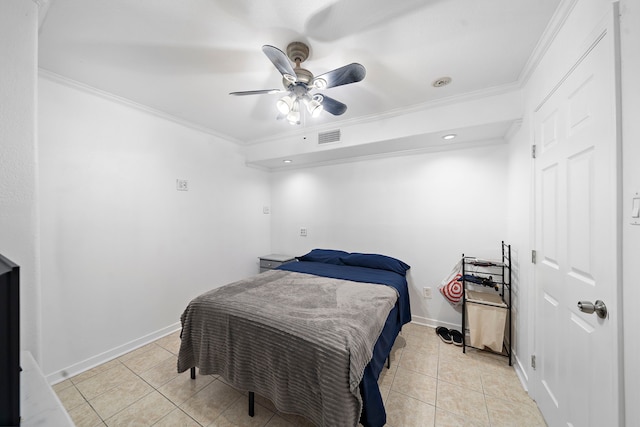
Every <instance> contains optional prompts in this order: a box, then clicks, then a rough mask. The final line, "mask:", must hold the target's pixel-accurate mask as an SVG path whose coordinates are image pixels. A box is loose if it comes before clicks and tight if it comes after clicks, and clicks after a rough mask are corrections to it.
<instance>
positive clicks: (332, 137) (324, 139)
mask: <svg viewBox="0 0 640 427" xmlns="http://www.w3.org/2000/svg"><path fill="white" fill-rule="evenodd" d="M338 141H340V129H337V130H330V131H327V132H321V133H319V134H318V144H329V143H330V142H338Z"/></svg>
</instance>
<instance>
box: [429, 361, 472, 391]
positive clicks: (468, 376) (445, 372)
mask: <svg viewBox="0 0 640 427" xmlns="http://www.w3.org/2000/svg"><path fill="white" fill-rule="evenodd" d="M438 379H440V380H444V381H446V382H449V383H452V384H457V385H459V386H461V387H466V388H469V389H471V390H475V391H478V392H482V391H483V389H482V378H481V375H480V371H479V369H478V368H477V367H476V365H475V364H474V363H471V361H470V360H469V359H468V358H466V360H465V358H458V357H453V358H447V357H446V356H444V355H442V354H441V355H440V360H439V362H438Z"/></svg>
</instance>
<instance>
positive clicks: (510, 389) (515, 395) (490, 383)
mask: <svg viewBox="0 0 640 427" xmlns="http://www.w3.org/2000/svg"><path fill="white" fill-rule="evenodd" d="M481 376H482V386H483V389H484V394H485V395H486V396H487V398H488V397H489V396H491V397H497V398H500V399H503V400H509V401H513V402H517V403H522V404H530V405H533V404H534V402H533V400H531V398H530V397H529V395H528V394H527V392H526V391H525V390H524V388H522V384H521V383H520V380H519V379H518V376H517V375H516V373H515V371H513V370H511V372H505V373H501V374H496V373H492V372H489V373H487V374H482V375H481Z"/></svg>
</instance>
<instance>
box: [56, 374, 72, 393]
mask: <svg viewBox="0 0 640 427" xmlns="http://www.w3.org/2000/svg"><path fill="white" fill-rule="evenodd" d="M72 385H73V381H71V378H67V379H66V380H64V381H61V382H59V383H57V384H54V385H52V386H51V388H52V389H53V391H55V392H56V393H57V392H59V391H62V390H64V389H65V388H69V387H71V386H72Z"/></svg>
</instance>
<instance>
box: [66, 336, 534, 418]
mask: <svg viewBox="0 0 640 427" xmlns="http://www.w3.org/2000/svg"><path fill="white" fill-rule="evenodd" d="M179 344H180V340H179V331H177V332H174V333H172V334H170V335H168V336H166V337H163V338H161V339H159V340H157V341H155V342H154V343H150V344H147V345H145V346H143V347H141V348H139V349H137V350H135V351H133V352H130V353H128V354H126V355H124V356H122V357H121V358H119V359H116V360H112V361H110V362H108V363H105V364H104V365H100V366H97V367H95V368H93V369H90V370H88V371H87V372H84V373H82V374H79V375H77V376H75V377H72V378H70V379H67V380H65V381H63V382H61V383H59V384H56V385H55V386H54V390H55V391H56V393H57V394H58V396H59V397H60V400H61V401H62V402H63V404H64V405H65V407H67V408H69V409H70V410H69V413H70V415H71V417H72V419H73V420H74V422H75V423H76V425H78V426H79V427H84V426H90V427H96V426H103V425H105V424H104V422H103V421H102V420H101V418H100V416H99V414H102V415H103V416H104V417H105V419H107V423H106V425H140V426H144V425H152V424H154V423H157V424H155V425H157V426H160V427H169V426H185V427H191V426H193V427H197V426H200V425H202V426H208V425H213V426H245V425H246V426H267V427H292V426H300V427H312V426H313V424H312V423H311V422H310V421H308V420H307V419H305V418H304V417H300V416H296V415H290V414H283V413H281V412H279V411H277V410H276V408H275V406H274V405H273V403H271V401H270V400H268V399H266V398H264V397H261V396H259V395H256V417H254V418H250V417H248V415H247V397H246V393H244V392H238V391H237V390H235V389H233V387H230V386H229V385H227V384H224V383H223V382H222V381H220V380H217V378H218V376H209V375H198V376H197V378H196V380H191V378H190V375H189V373H188V372H185V373H183V374H177V371H176V354H177V352H178V349H179ZM390 359H391V369H387V368H386V367H385V368H384V369H383V370H382V372H381V374H380V378H379V381H378V383H379V386H380V392H381V395H382V397H383V401H384V403H385V407H386V410H387V420H388V423H387V427H399V426H425V425H426V426H432V425H435V426H437V427H449V426H452V427H455V426H465V427H478V426H489V425H491V427H495V426H518V427H519V426H533V427H543V426H545V424H544V420H543V418H542V416H541V414H540V412H539V410H538V408H537V407H536V405H535V402H533V400H531V399H530V398H529V396H528V395H527V393H526V392H525V391H524V389H523V388H522V385H521V384H520V381H519V379H518V377H517V375H516V374H515V370H514V369H513V367H511V366H509V365H508V359H506V358H505V357H502V356H499V355H495V354H493V353H491V352H486V351H479V350H476V349H472V348H467V352H466V353H462V349H461V348H460V347H456V346H454V345H451V344H445V343H442V342H441V340H440V339H439V338H438V337H437V335H436V334H435V330H434V328H430V327H425V326H422V325H417V324H409V325H405V327H404V328H403V332H402V333H401V335H399V336H398V338H397V339H396V342H395V344H394V347H393V349H392V354H391V358H390ZM134 371H135V373H134ZM136 374H137V375H136ZM138 375H139V376H138ZM154 389H156V390H157V391H154ZM85 399H87V400H89V402H86V401H85ZM92 404H93V405H94V406H95V408H96V409H94V408H93V407H92V406H91V405H92ZM434 404H435V406H434ZM176 406H180V408H177V407H176ZM490 421H491V424H490V423H489V422H490Z"/></svg>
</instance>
